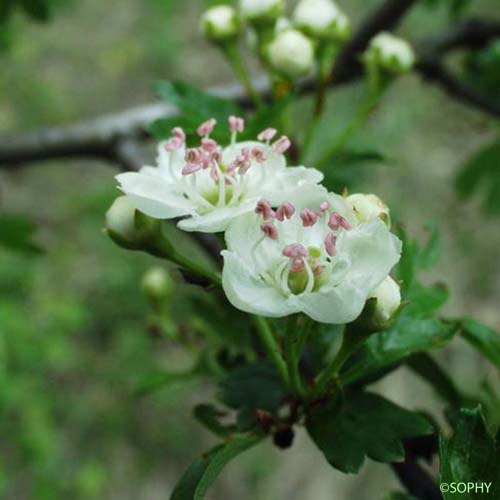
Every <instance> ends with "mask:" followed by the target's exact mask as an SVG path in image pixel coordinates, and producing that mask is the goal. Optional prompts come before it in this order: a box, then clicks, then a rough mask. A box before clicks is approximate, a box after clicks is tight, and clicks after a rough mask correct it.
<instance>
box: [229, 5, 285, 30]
mask: <svg viewBox="0 0 500 500" xmlns="http://www.w3.org/2000/svg"><path fill="white" fill-rule="evenodd" d="M239 6H240V12H241V15H242V16H243V17H244V18H245V19H247V20H248V21H249V22H250V23H251V24H254V25H256V26H257V25H266V24H267V25H269V24H273V23H275V22H276V20H277V19H278V18H279V17H280V16H281V13H282V12H283V10H284V2H283V0H240V2H239Z"/></svg>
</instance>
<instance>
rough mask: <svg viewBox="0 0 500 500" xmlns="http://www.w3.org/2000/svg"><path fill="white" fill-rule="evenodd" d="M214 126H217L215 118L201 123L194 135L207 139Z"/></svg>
mask: <svg viewBox="0 0 500 500" xmlns="http://www.w3.org/2000/svg"><path fill="white" fill-rule="evenodd" d="M216 125H217V120H216V119H215V118H210V120H207V121H206V122H203V123H202V124H201V125H200V126H199V127H198V129H197V130H196V133H197V134H198V135H199V136H200V137H208V136H209V135H210V134H211V133H212V132H213V130H214V128H215V126H216Z"/></svg>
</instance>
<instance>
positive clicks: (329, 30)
mask: <svg viewBox="0 0 500 500" xmlns="http://www.w3.org/2000/svg"><path fill="white" fill-rule="evenodd" d="M293 21H294V23H295V25H296V26H297V28H299V29H300V30H302V31H303V32H304V33H306V34H307V35H309V36H311V37H313V38H320V39H328V40H338V41H343V40H346V39H347V38H348V37H349V35H350V33H351V24H350V22H349V19H348V18H347V16H346V15H345V14H344V13H343V12H342V11H341V10H340V8H339V7H338V6H337V4H336V3H334V2H333V1H332V0H301V1H300V2H299V4H298V5H297V7H296V9H295V12H294V14H293Z"/></svg>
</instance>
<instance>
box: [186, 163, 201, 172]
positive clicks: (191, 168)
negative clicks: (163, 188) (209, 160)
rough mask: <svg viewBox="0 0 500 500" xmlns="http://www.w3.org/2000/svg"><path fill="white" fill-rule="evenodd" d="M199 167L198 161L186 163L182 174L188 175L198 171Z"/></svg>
mask: <svg viewBox="0 0 500 500" xmlns="http://www.w3.org/2000/svg"><path fill="white" fill-rule="evenodd" d="M200 169H201V164H199V163H187V164H186V166H185V167H184V168H183V169H182V175H190V174H194V173H195V172H198V170H200Z"/></svg>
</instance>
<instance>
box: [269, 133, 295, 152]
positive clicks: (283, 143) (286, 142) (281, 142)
mask: <svg viewBox="0 0 500 500" xmlns="http://www.w3.org/2000/svg"><path fill="white" fill-rule="evenodd" d="M291 145H292V143H291V142H290V139H289V138H288V137H287V136H286V135H284V136H283V137H280V138H279V139H278V140H277V141H276V142H275V143H274V144H273V151H274V152H275V153H278V154H281V155H282V154H284V153H285V152H286V151H288V149H289V148H290V146H291Z"/></svg>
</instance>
